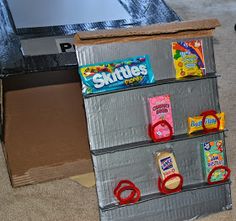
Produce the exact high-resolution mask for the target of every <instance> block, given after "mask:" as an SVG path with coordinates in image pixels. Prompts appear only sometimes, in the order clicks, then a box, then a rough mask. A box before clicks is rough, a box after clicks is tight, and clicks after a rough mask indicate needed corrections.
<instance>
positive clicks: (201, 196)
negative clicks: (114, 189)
mask: <svg viewBox="0 0 236 221" xmlns="http://www.w3.org/2000/svg"><path fill="white" fill-rule="evenodd" d="M231 208H232V201H231V192H230V184H225V185H220V186H211V187H209V188H203V189H196V190H193V191H186V192H180V193H178V194H174V195H169V196H166V197H163V198H157V199H153V200H148V201H145V202H141V203H139V204H134V205H130V206H125V207H119V208H116V209H113V210H108V211H103V210H100V217H101V221H111V220H112V221H133V220H136V221H144V220H145V221H157V220H158V221H183V220H189V221H190V220H194V219H197V218H199V217H203V216H206V215H209V214H211V213H216V212H220V211H224V210H229V209H231Z"/></svg>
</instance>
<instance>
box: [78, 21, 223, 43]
mask: <svg viewBox="0 0 236 221" xmlns="http://www.w3.org/2000/svg"><path fill="white" fill-rule="evenodd" d="M218 26H220V22H219V20H217V19H204V20H194V21H182V22H172V23H167V24H153V25H149V26H144V27H132V28H126V29H125V28H119V29H114V30H99V31H93V32H91V31H88V32H79V33H77V34H76V35H75V45H76V46H85V45H92V44H103V43H111V42H124V41H135V40H140V39H154V38H155V39H156V38H170V37H173V36H175V37H176V36H188V35H194V34H198V35H199V34H200V35H201V36H210V35H212V30H213V29H215V28H216V27H218Z"/></svg>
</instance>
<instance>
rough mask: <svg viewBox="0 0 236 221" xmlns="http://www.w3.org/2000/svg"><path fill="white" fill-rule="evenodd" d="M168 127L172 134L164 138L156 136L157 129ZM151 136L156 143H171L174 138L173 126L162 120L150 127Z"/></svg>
mask: <svg viewBox="0 0 236 221" xmlns="http://www.w3.org/2000/svg"><path fill="white" fill-rule="evenodd" d="M160 124H161V125H162V126H163V125H166V126H167V127H168V129H169V131H170V134H169V135H168V136H166V137H162V138H158V137H157V136H156V134H155V128H156V127H157V126H159V125H160ZM149 136H150V137H151V138H152V140H153V141H154V142H165V141H169V140H171V138H172V136H173V129H172V127H171V125H170V124H169V123H168V122H167V121H166V120H160V121H158V122H156V123H155V124H153V125H150V126H149Z"/></svg>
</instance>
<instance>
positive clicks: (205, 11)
mask: <svg viewBox="0 0 236 221" xmlns="http://www.w3.org/2000/svg"><path fill="white" fill-rule="evenodd" d="M167 3H168V4H169V5H170V6H171V7H173V8H174V9H175V10H176V12H177V13H178V14H179V15H181V16H182V18H184V19H202V18H209V17H216V18H218V19H219V20H220V21H221V22H222V27H221V28H218V29H217V31H216V39H215V57H216V64H217V70H218V73H219V74H221V75H222V78H220V79H219V90H220V101H221V108H222V110H224V111H225V112H226V116H227V127H228V128H229V132H227V135H228V137H227V140H226V141H227V148H228V158H229V164H230V167H231V168H232V170H233V171H232V172H233V173H232V181H233V185H232V194H233V201H235V199H236V193H235V192H236V186H235V171H236V149H235V148H236V145H235V144H236V118H235V109H236V78H235V75H236V33H235V32H234V30H233V27H234V24H235V23H236V0H185V1H184V0H167ZM46 220H47V221H96V220H98V209H97V199H96V192H95V189H94V188H91V189H86V188H84V187H81V186H79V185H78V184H77V183H75V182H73V181H70V180H69V179H64V180H59V181H53V182H48V183H45V184H39V185H34V186H26V187H22V188H18V189H12V187H11V185H10V182H9V178H8V173H7V170H6V166H5V161H4V158H3V155H2V152H1V151H0V221H46ZM157 220H158V217H157ZM202 220H203V221H210V220H215V221H234V220H235V221H236V209H235V208H234V209H233V210H232V211H226V212H222V213H219V214H215V215H212V216H209V217H206V218H204V219H202Z"/></svg>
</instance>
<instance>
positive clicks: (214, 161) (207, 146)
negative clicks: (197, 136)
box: [201, 140, 226, 182]
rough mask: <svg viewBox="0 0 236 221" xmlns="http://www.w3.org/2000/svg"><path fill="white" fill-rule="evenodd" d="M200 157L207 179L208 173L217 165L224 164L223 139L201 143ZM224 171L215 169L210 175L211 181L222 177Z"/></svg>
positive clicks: (219, 179) (216, 180)
mask: <svg viewBox="0 0 236 221" xmlns="http://www.w3.org/2000/svg"><path fill="white" fill-rule="evenodd" d="M201 159H202V167H203V173H204V177H205V179H206V180H207V178H208V175H209V173H210V172H211V171H212V169H213V168H215V167H217V166H224V165H225V158H224V149H223V141H222V140H216V141H211V142H207V143H202V144H201ZM225 173H226V171H225V170H224V169H221V170H216V171H215V172H214V173H213V174H212V177H211V181H212V182H218V181H221V180H223V179H224V177H225Z"/></svg>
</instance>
